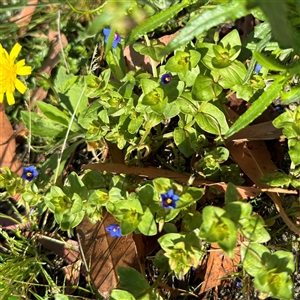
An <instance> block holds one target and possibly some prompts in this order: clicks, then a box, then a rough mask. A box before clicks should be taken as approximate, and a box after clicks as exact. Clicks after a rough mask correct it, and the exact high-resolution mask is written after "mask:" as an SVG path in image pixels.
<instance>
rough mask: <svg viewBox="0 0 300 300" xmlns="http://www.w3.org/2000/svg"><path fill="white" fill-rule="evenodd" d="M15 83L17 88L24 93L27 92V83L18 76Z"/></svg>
mask: <svg viewBox="0 0 300 300" xmlns="http://www.w3.org/2000/svg"><path fill="white" fill-rule="evenodd" d="M15 85H16V89H17V90H18V91H19V92H20V93H21V94H24V93H25V91H26V89H27V87H26V85H25V84H24V83H23V82H22V81H21V80H19V79H18V78H16V81H15Z"/></svg>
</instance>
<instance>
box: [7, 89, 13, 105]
mask: <svg viewBox="0 0 300 300" xmlns="http://www.w3.org/2000/svg"><path fill="white" fill-rule="evenodd" d="M6 100H7V103H8V104H9V105H13V104H14V103H15V97H14V94H13V93H8V92H6Z"/></svg>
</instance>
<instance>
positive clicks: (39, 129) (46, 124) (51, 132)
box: [21, 111, 67, 138]
mask: <svg viewBox="0 0 300 300" xmlns="http://www.w3.org/2000/svg"><path fill="white" fill-rule="evenodd" d="M21 116H22V120H23V122H24V124H25V125H26V127H27V128H30V130H31V134H32V135H34V136H38V137H41V138H42V137H44V138H56V137H61V138H62V137H64V136H65V134H66V130H67V129H66V126H65V125H64V126H62V125H60V124H58V123H57V122H53V121H51V120H50V119H48V118H46V117H45V116H44V115H41V114H37V113H35V112H30V111H22V112H21Z"/></svg>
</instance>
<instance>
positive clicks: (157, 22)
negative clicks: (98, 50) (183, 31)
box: [126, 0, 190, 46]
mask: <svg viewBox="0 0 300 300" xmlns="http://www.w3.org/2000/svg"><path fill="white" fill-rule="evenodd" d="M188 5H190V1H188V0H182V1H181V3H178V4H175V5H173V6H171V7H170V8H168V9H167V10H165V11H161V12H159V13H157V14H155V15H154V16H151V17H149V18H148V19H147V20H146V21H144V22H143V23H142V24H140V25H139V26H137V27H136V28H134V29H133V30H132V31H131V33H130V34H129V36H128V38H127V41H126V46H128V45H131V44H132V43H133V42H135V41H136V40H138V39H139V38H140V37H141V36H143V35H144V34H147V33H148V32H151V31H153V30H154V29H156V28H158V27H160V26H161V25H163V24H166V23H167V22H168V21H169V20H170V19H171V18H173V17H174V16H175V15H177V14H178V13H179V12H180V11H181V10H182V9H183V8H185V7H186V6H188Z"/></svg>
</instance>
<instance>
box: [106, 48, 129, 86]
mask: <svg viewBox="0 0 300 300" xmlns="http://www.w3.org/2000/svg"><path fill="white" fill-rule="evenodd" d="M117 54H118V53H117V51H108V52H107V53H106V56H105V60H106V62H107V63H108V65H109V68H110V69H111V71H112V72H113V74H114V75H115V76H116V78H117V79H119V80H121V79H123V78H124V77H125V75H126V71H125V70H124V69H123V67H122V64H121V57H120V56H119V55H117ZM122 55H123V54H122Z"/></svg>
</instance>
